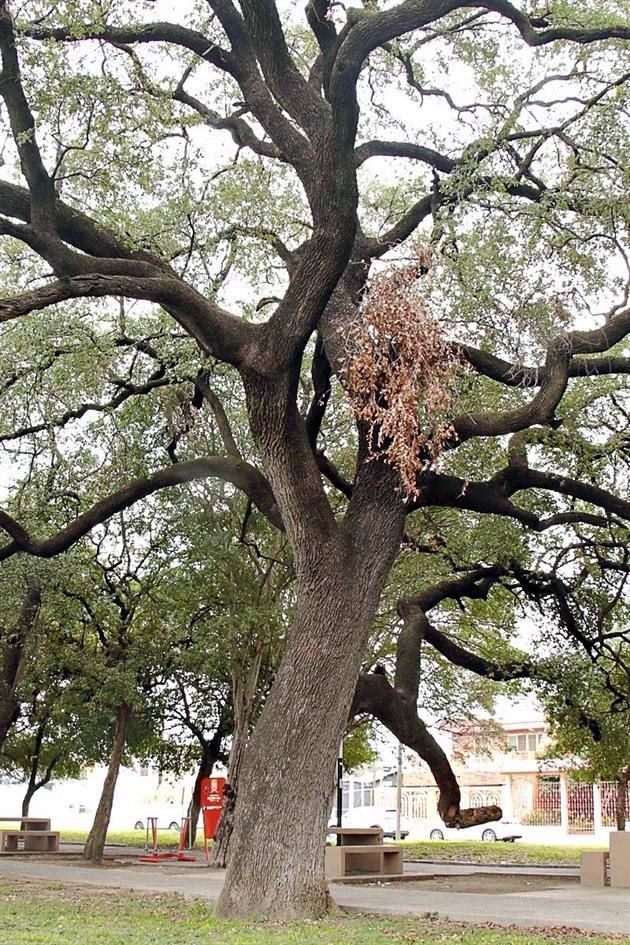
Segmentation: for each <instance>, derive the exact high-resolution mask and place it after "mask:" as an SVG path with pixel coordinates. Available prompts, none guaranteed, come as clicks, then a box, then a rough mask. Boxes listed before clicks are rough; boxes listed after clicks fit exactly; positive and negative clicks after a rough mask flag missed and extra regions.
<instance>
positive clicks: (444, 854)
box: [403, 840, 604, 866]
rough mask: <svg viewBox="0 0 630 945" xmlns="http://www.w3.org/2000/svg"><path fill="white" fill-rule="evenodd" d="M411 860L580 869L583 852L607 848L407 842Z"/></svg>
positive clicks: (406, 850)
mask: <svg viewBox="0 0 630 945" xmlns="http://www.w3.org/2000/svg"><path fill="white" fill-rule="evenodd" d="M403 847H404V848H405V857H406V859H408V860H434V861H439V860H441V861H447V862H448V861H449V860H450V861H455V862H458V863H509V864H511V865H514V866H520V865H523V866H545V865H548V864H550V865H555V866H579V863H580V853H581V852H582V850H597V849H600V850H603V849H604V847H603V846H602V847H595V846H593V845H590V846H588V845H584V846H577V845H576V846H564V847H563V846H546V845H543V844H541V843H523V841H522V840H517V841H516V843H483V842H482V841H481V840H479V841H475V840H460V841H457V840H418V841H416V840H408V841H405V842H404V843H403Z"/></svg>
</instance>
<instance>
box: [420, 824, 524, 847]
mask: <svg viewBox="0 0 630 945" xmlns="http://www.w3.org/2000/svg"><path fill="white" fill-rule="evenodd" d="M522 830H523V828H522V826H521V824H519V823H518V821H516V820H507V819H506V818H502V819H501V820H493V821H492V822H491V823H488V824H476V825H475V826H474V827H447V826H446V825H445V824H434V825H433V826H431V828H430V829H429V839H430V840H485V841H486V842H487V843H493V842H494V841H495V840H503V841H504V842H506V843H513V842H514V841H515V840H520V839H521V837H522V836H523V833H522Z"/></svg>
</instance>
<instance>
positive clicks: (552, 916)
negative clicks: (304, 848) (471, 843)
mask: <svg viewBox="0 0 630 945" xmlns="http://www.w3.org/2000/svg"><path fill="white" fill-rule="evenodd" d="M421 865H422V864H418V866H421ZM469 872H478V871H476V870H475V869H471V870H470V871H469ZM433 873H434V874H442V875H443V874H444V870H443V869H442V868H441V867H436V866H435V865H433V864H432V869H431V871H430V872H429V871H427V872H426V873H425V872H424V870H423V871H422V875H431V874H433ZM553 875H554V876H557V875H558V874H557V872H556V871H554V872H553ZM223 876H224V874H223V872H222V871H220V870H208V869H206V868H205V867H203V866H199V865H196V864H184V863H181V864H177V865H168V866H167V865H156V866H144V865H137V866H136V865H133V866H126V867H115V866H114V867H104V868H100V867H93V866H86V865H76V866H75V865H70V864H67V863H55V862H52V861H51V860H46V861H43V860H39V861H35V860H26V859H17V858H10V859H9V858H7V859H2V860H1V861H0V880H2V879H4V880H6V879H8V880H10V879H11V877H20V878H23V879H38V880H47V881H50V882H61V883H68V884H70V885H77V884H79V885H80V884H87V885H91V886H100V887H104V888H107V887H111V888H118V889H127V890H136V891H139V892H161V893H165V892H178V893H182V894H183V895H186V896H198V897H199V898H203V899H208V900H210V901H213V900H215V899H216V898H217V896H218V894H219V892H220V889H221V886H222V884H223ZM331 893H332V896H333V898H334V900H335V902H336V903H337V904H338V905H339V906H341V907H342V908H344V909H348V910H350V911H353V912H372V913H382V914H385V915H418V916H423V915H426V914H427V913H431V914H432V915H435V914H436V913H437V915H438V916H439V917H440V918H444V919H446V918H448V919H453V920H454V921H457V922H471V923H473V924H475V923H477V924H478V923H482V922H493V923H496V924H497V925H516V926H521V927H524V928H532V927H535V928H554V927H558V926H563V925H565V926H570V927H572V928H579V929H584V930H588V931H594V932H616V933H622V934H623V933H626V934H628V932H630V890H621V889H609V888H607V889H592V888H588V887H581V886H579V885H578V884H576V883H570V882H567V883H566V884H565V883H558V884H556V885H554V887H553V888H552V889H548V890H542V891H541V890H537V891H535V892H524V893H502V894H493V895H489V894H486V893H458V892H453V891H449V892H436V891H435V890H429V889H427V890H422V889H421V888H417V887H415V886H414V888H410V887H409V885H408V883H405V882H401V883H396V882H391V883H385V884H383V885H370V886H359V885H343V884H339V883H337V884H332V885H331Z"/></svg>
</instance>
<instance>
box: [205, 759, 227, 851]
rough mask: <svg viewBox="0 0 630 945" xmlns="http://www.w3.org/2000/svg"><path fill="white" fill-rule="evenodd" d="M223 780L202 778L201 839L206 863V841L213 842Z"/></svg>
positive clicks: (222, 798) (223, 785) (221, 798)
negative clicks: (202, 838) (202, 839)
mask: <svg viewBox="0 0 630 945" xmlns="http://www.w3.org/2000/svg"><path fill="white" fill-rule="evenodd" d="M226 783H227V782H226V780H225V778H204V779H203V780H202V782H201V795H200V796H201V810H202V813H203V837H204V844H205V849H206V862H208V841H209V840H214V837H215V835H216V832H217V827H218V826H219V821H220V820H221V812H222V810H223V802H224V800H225V785H226Z"/></svg>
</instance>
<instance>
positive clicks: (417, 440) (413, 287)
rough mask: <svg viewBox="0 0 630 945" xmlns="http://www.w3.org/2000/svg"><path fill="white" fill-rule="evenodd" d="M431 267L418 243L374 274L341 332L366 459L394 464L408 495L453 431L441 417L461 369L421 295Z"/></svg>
mask: <svg viewBox="0 0 630 945" xmlns="http://www.w3.org/2000/svg"><path fill="white" fill-rule="evenodd" d="M431 267H432V260H431V255H430V253H429V252H428V251H427V250H423V249H418V250H417V251H416V253H415V254H414V258H413V259H412V261H411V262H409V263H407V264H405V265H400V266H395V267H392V268H390V269H388V270H387V271H384V272H382V273H379V274H378V275H376V276H375V277H374V278H373V280H372V282H371V285H370V288H369V290H368V292H367V293H366V296H365V299H364V301H363V305H362V306H361V308H360V310H359V314H358V318H357V320H356V322H355V324H354V325H353V326H352V328H351V329H350V331H349V333H348V336H347V356H346V363H345V369H346V384H347V392H348V397H349V399H350V404H351V406H352V409H353V412H354V414H355V416H356V418H357V420H358V421H359V422H361V423H364V424H366V425H367V426H368V429H369V434H370V442H371V444H372V445H371V452H370V458H371V459H374V458H376V457H377V456H378V457H380V458H381V459H384V460H385V461H386V462H388V463H389V464H390V465H391V466H393V467H394V468H395V469H396V470H397V472H398V473H399V475H400V479H401V492H403V493H404V495H405V497H409V498H414V497H416V496H417V495H418V475H419V473H421V472H422V471H424V470H426V469H428V468H429V467H430V466H431V465H432V464H433V463H434V462H435V461H436V459H437V458H438V457H439V456H440V455H441V453H442V452H443V451H444V447H445V444H446V442H447V441H448V440H449V439H450V438H451V437H452V436H453V432H454V431H453V428H452V425H451V424H449V422H448V420H447V419H446V418H447V417H448V414H449V410H450V407H451V401H452V392H453V384H454V380H455V377H456V376H457V374H458V373H459V372H460V371H461V370H462V367H463V365H462V362H461V359H460V358H459V356H458V355H457V353H456V350H455V349H454V347H453V346H452V345H450V344H449V343H448V342H447V341H446V339H445V338H444V336H443V334H442V331H441V328H440V326H439V324H438V322H437V321H436V320H435V319H434V318H433V317H432V316H431V314H430V313H429V311H428V309H427V306H426V304H425V302H424V301H423V295H422V291H421V286H420V282H419V280H420V278H421V277H423V276H426V275H427V273H428V272H429V271H430V269H431Z"/></svg>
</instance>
